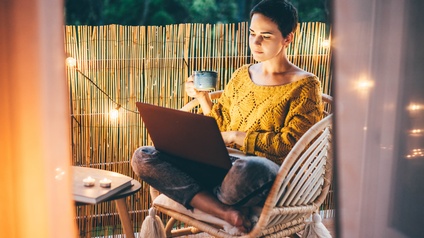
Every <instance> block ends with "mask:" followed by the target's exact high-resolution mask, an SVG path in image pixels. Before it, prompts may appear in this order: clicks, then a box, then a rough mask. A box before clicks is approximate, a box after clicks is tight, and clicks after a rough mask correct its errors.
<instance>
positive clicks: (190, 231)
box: [165, 217, 202, 237]
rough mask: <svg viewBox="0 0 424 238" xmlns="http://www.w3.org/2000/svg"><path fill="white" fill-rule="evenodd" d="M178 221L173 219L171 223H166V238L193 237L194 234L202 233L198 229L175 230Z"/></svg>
mask: <svg viewBox="0 0 424 238" xmlns="http://www.w3.org/2000/svg"><path fill="white" fill-rule="evenodd" d="M177 221H178V220H177V219H175V218H173V217H171V218H170V219H169V221H168V222H167V223H166V227H165V233H166V237H179V236H187V235H193V234H197V233H200V232H202V231H201V230H199V229H197V228H196V227H185V228H179V229H176V230H173V228H174V226H175V223H176V222H177Z"/></svg>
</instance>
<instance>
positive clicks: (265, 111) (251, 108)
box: [209, 65, 323, 165]
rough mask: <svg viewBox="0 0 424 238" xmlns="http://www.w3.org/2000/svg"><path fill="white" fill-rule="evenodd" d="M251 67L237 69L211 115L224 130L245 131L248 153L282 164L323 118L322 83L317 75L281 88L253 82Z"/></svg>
mask: <svg viewBox="0 0 424 238" xmlns="http://www.w3.org/2000/svg"><path fill="white" fill-rule="evenodd" d="M249 66H250V65H244V66H242V67H240V68H239V69H238V70H236V71H235V72H234V74H233V76H232V78H231V80H230V81H229V83H228V84H227V85H226V87H225V90H224V93H223V94H222V96H221V97H220V98H219V100H218V101H217V103H215V104H214V105H213V107H212V111H211V112H210V113H209V116H212V117H214V118H215V119H216V120H217V123H218V126H219V128H220V130H221V131H244V132H247V136H246V138H245V140H244V145H243V146H242V147H240V148H238V149H240V150H241V151H243V152H244V153H246V154H254V155H258V156H263V157H266V158H268V159H270V160H272V161H274V162H275V163H277V164H279V165H281V163H282V162H283V160H284V158H285V157H286V156H287V154H288V153H289V151H290V150H291V149H292V148H293V146H294V144H295V143H296V142H297V141H298V140H299V138H300V137H301V136H302V135H303V134H304V133H305V132H306V131H307V130H308V129H309V128H310V127H311V126H312V125H313V124H315V123H316V122H318V121H319V120H320V119H321V118H322V117H323V103H322V99H321V84H320V81H319V80H318V78H317V77H316V76H311V77H306V78H303V79H300V80H298V81H295V82H293V83H289V84H284V85H279V86H260V85H256V84H255V83H253V81H252V80H251V78H250V75H249V71H248V70H249Z"/></svg>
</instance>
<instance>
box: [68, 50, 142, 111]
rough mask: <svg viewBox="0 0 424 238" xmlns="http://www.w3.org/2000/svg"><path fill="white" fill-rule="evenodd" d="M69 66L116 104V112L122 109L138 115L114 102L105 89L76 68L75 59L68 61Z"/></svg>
mask: <svg viewBox="0 0 424 238" xmlns="http://www.w3.org/2000/svg"><path fill="white" fill-rule="evenodd" d="M66 61H67V63H68V66H70V67H71V68H74V69H75V70H76V71H77V72H78V73H80V74H81V75H82V76H83V77H84V78H85V79H87V80H88V81H89V82H90V83H92V84H93V85H94V86H95V87H96V88H97V89H98V90H99V91H100V92H101V93H103V94H104V95H105V96H106V97H107V98H108V99H109V100H110V101H112V102H113V103H115V104H116V108H115V109H116V110H118V109H120V108H122V109H124V110H125V111H128V112H132V113H136V114H138V112H137V111H133V110H131V109H128V108H126V107H123V106H122V105H121V104H120V103H118V102H116V101H115V100H113V98H112V97H110V96H109V94H107V93H106V92H105V91H103V89H101V88H100V87H99V86H98V85H97V84H96V83H95V82H94V81H93V80H92V79H91V78H90V77H88V76H87V75H85V74H84V72H82V71H81V70H80V69H78V68H77V66H76V62H75V61H76V60H75V59H74V58H72V59H70V58H68V59H67V60H66Z"/></svg>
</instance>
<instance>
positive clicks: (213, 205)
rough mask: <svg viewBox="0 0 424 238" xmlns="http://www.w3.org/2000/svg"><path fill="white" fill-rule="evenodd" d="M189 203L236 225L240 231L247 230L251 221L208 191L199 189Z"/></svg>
mask: <svg viewBox="0 0 424 238" xmlns="http://www.w3.org/2000/svg"><path fill="white" fill-rule="evenodd" d="M190 205H191V206H192V207H194V208H197V209H199V210H201V211H203V212H206V213H208V214H211V215H213V216H216V217H218V218H221V219H222V220H224V221H226V222H228V223H229V224H231V225H233V226H235V227H237V228H238V229H239V231H241V232H248V231H250V229H251V223H250V221H249V219H248V218H247V213H246V215H245V214H244V213H243V212H242V211H241V210H237V209H236V208H234V207H232V206H228V205H225V204H223V203H221V202H220V201H219V200H218V199H217V198H216V197H215V196H213V195H212V194H211V193H210V192H207V191H201V192H199V193H197V194H196V195H195V196H194V197H193V199H192V200H191V202H190Z"/></svg>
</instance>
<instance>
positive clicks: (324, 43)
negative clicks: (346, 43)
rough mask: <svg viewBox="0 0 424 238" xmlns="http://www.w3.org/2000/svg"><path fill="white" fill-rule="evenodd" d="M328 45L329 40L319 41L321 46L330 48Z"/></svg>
mask: <svg viewBox="0 0 424 238" xmlns="http://www.w3.org/2000/svg"><path fill="white" fill-rule="evenodd" d="M330 45H331V43H330V40H323V41H322V42H321V47H323V48H330Z"/></svg>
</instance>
